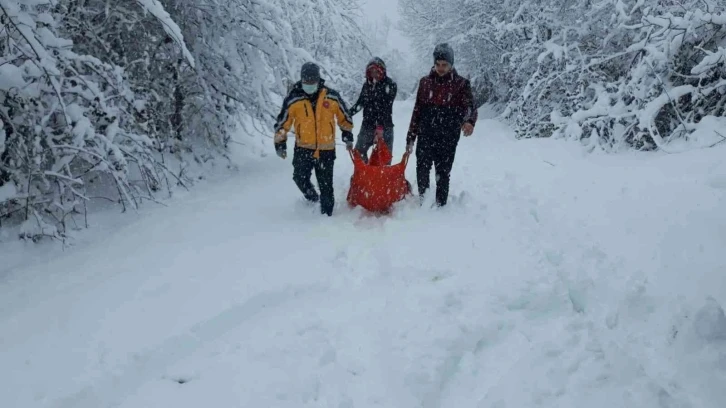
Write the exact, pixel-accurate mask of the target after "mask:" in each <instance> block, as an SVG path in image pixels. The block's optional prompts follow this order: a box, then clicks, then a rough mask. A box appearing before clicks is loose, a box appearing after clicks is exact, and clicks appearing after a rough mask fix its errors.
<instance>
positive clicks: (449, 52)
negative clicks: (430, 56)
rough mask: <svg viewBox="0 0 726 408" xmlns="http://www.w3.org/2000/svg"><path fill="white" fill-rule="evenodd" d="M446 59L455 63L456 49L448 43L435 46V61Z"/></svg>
mask: <svg viewBox="0 0 726 408" xmlns="http://www.w3.org/2000/svg"><path fill="white" fill-rule="evenodd" d="M438 60H444V61H446V62H448V63H449V64H451V65H454V50H453V49H452V48H451V46H449V44H447V43H441V44H439V45H437V46H436V48H434V62H436V61H438Z"/></svg>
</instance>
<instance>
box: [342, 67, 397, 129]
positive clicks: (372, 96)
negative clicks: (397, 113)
mask: <svg viewBox="0 0 726 408" xmlns="http://www.w3.org/2000/svg"><path fill="white" fill-rule="evenodd" d="M397 92H398V85H397V84H396V82H395V81H394V80H393V79H391V78H390V77H388V76H386V77H385V78H384V79H383V80H381V81H380V82H378V83H376V84H372V83H370V82H368V81H366V82H365V83H364V84H363V88H361V91H360V95H359V96H358V100H357V101H356V102H355V104H354V105H353V106H352V107H351V108H350V115H351V116H353V115H355V114H356V113H358V112H360V110H361V109H363V124H362V127H375V126H377V125H381V126H383V127H385V128H391V127H393V101H394V100H395V99H396V93H397Z"/></svg>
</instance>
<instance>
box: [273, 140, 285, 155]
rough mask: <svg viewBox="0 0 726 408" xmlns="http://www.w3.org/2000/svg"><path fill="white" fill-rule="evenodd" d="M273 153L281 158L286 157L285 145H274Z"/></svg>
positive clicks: (282, 143) (283, 143)
mask: <svg viewBox="0 0 726 408" xmlns="http://www.w3.org/2000/svg"><path fill="white" fill-rule="evenodd" d="M275 153H277V155H278V156H280V157H281V158H283V159H284V158H286V157H287V143H285V142H281V143H275Z"/></svg>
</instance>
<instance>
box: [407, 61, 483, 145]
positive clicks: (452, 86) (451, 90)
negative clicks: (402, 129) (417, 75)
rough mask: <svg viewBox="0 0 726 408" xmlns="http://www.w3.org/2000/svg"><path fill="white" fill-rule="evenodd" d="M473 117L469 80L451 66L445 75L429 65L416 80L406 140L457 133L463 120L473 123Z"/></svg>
mask: <svg viewBox="0 0 726 408" xmlns="http://www.w3.org/2000/svg"><path fill="white" fill-rule="evenodd" d="M476 120H477V109H476V106H475V105H474V96H473V94H472V90H471V83H470V82H469V80H468V79H466V78H464V77H462V76H461V75H459V74H458V73H457V72H456V70H455V69H453V68H452V69H451V71H450V72H449V73H448V74H446V75H444V76H439V74H437V73H436V71H435V70H434V69H433V68H432V69H431V72H430V73H429V75H427V76H425V77H423V78H421V79H420V80H419V84H418V92H417V93H416V104H415V105H414V108H413V114H412V115H411V123H410V125H409V128H408V134H407V136H406V142H407V143H413V142H414V141H416V138H417V137H419V136H421V135H425V136H426V137H458V136H459V135H460V131H461V126H462V125H463V124H464V123H466V122H469V123H471V125H472V126H474V125H475V124H476Z"/></svg>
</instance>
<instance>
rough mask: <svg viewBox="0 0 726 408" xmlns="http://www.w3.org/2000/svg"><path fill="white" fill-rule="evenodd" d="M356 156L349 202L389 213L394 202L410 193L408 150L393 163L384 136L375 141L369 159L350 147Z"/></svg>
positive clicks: (378, 211) (353, 155) (351, 154)
mask: <svg viewBox="0 0 726 408" xmlns="http://www.w3.org/2000/svg"><path fill="white" fill-rule="evenodd" d="M349 153H350V158H351V159H352V160H353V177H351V179H350V190H349V191H348V204H350V206H351V207H355V206H358V205H359V206H361V207H363V208H365V209H366V210H368V211H371V212H376V213H387V212H389V211H390V209H391V206H392V205H393V204H394V203H396V202H398V201H401V200H403V199H404V198H406V195H408V194H410V193H411V184H410V183H409V182H408V180H406V175H405V173H406V165H407V164H408V156H409V154H408V153H404V154H403V158H402V159H401V162H400V163H398V164H394V165H390V163H391V160H392V158H393V155H392V154H391V150H390V149H389V148H388V146H387V145H386V143H385V142H384V141H383V139H382V138H379V139H378V140H377V141H376V144H375V146H374V147H373V152H372V153H371V157H370V160H368V163H367V164H366V162H364V161H363V158H362V157H361V155H360V153H359V152H358V151H350V152H349Z"/></svg>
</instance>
